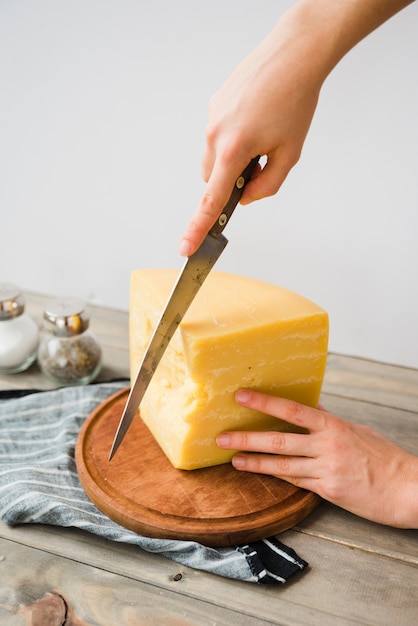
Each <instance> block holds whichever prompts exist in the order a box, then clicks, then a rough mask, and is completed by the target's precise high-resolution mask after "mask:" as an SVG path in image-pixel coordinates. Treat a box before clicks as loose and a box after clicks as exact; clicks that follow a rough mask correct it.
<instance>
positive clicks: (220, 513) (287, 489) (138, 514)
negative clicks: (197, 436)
mask: <svg viewBox="0 0 418 626" xmlns="http://www.w3.org/2000/svg"><path fill="white" fill-rule="evenodd" d="M128 392H129V389H124V390H122V391H120V392H118V393H116V394H114V395H113V396H111V397H110V398H109V399H107V400H106V401H105V402H104V403H103V404H101V405H100V406H99V407H98V408H97V409H96V410H95V411H94V412H93V413H92V414H91V416H90V417H89V418H88V420H87V421H86V423H85V424H84V427H83V429H82V430H81V432H80V435H79V437H78V440H77V445H76V462H77V470H78V474H79V477H80V481H81V483H82V485H83V487H84V489H85V491H86V493H87V495H88V496H89V497H90V499H91V500H92V501H93V502H94V504H96V506H97V507H98V508H99V509H100V510H101V511H102V512H104V513H105V514H106V515H107V516H108V517H110V518H111V519H113V520H114V521H116V522H118V523H119V524H121V525H122V526H125V527H126V528H129V529H130V530H133V531H135V532H137V533H139V534H143V535H146V536H150V537H160V538H169V539H185V540H192V541H199V542H200V543H203V544H204V545H208V546H213V547H222V546H233V545H237V544H243V543H248V542H249V541H255V540H259V539H263V538H265V537H269V536H271V535H274V534H277V533H279V532H283V531H284V530H287V529H289V528H291V527H292V526H294V525H295V524H297V523H298V522H300V521H301V520H302V519H304V518H305V517H306V516H307V515H308V514H309V513H311V512H312V510H313V509H314V508H316V506H317V505H318V504H319V502H320V498H319V497H318V496H317V495H315V494H313V493H311V492H309V491H305V490H303V489H300V488H298V487H295V486H294V485H291V484H289V483H287V482H284V481H281V480H278V479H276V478H273V477H272V476H262V475H259V474H250V473H243V472H238V471H236V470H235V469H234V468H233V467H232V465H231V464H230V463H227V464H223V465H217V466H215V467H209V468H202V469H197V470H191V471H189V470H179V469H175V468H174V467H173V466H172V464H171V463H170V461H169V460H168V459H167V457H166V456H165V454H164V453H163V451H162V450H161V448H160V446H159V445H158V444H157V443H156V441H155V439H154V437H153V436H152V435H151V433H150V431H149V430H148V428H147V427H146V426H145V425H144V423H143V422H142V420H141V419H140V418H139V416H136V418H135V419H134V421H133V423H132V425H131V428H130V431H129V435H128V436H127V437H126V438H125V440H124V442H123V444H122V446H121V448H120V450H119V451H118V453H117V454H116V455H115V457H114V458H113V459H112V461H111V462H110V463H109V462H108V460H107V459H108V456H109V450H110V448H111V445H112V441H113V437H114V434H115V431H116V428H117V426H118V423H119V420H120V417H121V415H122V412H123V408H124V406H125V403H126V400H127V397H128Z"/></svg>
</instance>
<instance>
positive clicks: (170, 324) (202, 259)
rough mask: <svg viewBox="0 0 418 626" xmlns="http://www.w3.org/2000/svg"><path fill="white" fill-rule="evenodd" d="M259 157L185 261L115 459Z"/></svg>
mask: <svg viewBox="0 0 418 626" xmlns="http://www.w3.org/2000/svg"><path fill="white" fill-rule="evenodd" d="M259 158H260V157H256V158H254V159H252V160H251V162H250V163H249V164H248V165H247V167H246V168H245V169H244V171H243V172H242V174H241V175H240V176H239V177H238V178H237V180H236V181H235V185H234V188H233V190H232V193H231V196H230V198H229V200H228V202H227V204H226V205H225V207H224V209H223V211H222V213H221V215H220V216H219V217H218V219H217V220H216V222H215V223H214V224H213V226H212V228H211V229H210V230H209V232H208V234H207V235H206V237H205V239H204V240H203V242H202V244H201V245H200V247H199V248H198V249H197V250H196V252H195V253H194V254H192V255H191V256H190V257H189V258H188V259H186V261H185V264H184V266H183V269H182V270H181V272H180V274H179V277H178V279H177V282H176V283H175V285H174V287H173V289H172V291H171V294H170V296H169V298H168V300H167V304H166V306H165V308H164V311H163V312H162V314H161V317H160V319H159V321H158V322H157V325H156V327H155V329H154V332H153V334H152V336H151V339H150V341H149V343H148V346H147V349H146V351H145V355H144V357H143V359H142V362H141V364H140V367H139V369H138V373H137V375H136V378H135V381H134V384H133V385H132V387H131V389H130V392H129V396H128V399H127V401H126V405H125V408H124V411H123V413H122V417H121V419H120V422H119V425H118V428H117V430H116V434H115V437H114V440H113V444H112V447H111V450H110V454H109V457H108V461H111V460H112V458H113V457H114V455H115V454H116V451H117V450H118V448H119V446H120V444H121V443H122V441H123V439H124V437H125V435H126V433H127V431H128V429H129V427H130V425H131V423H132V420H133V418H134V417H135V414H136V412H137V410H138V407H139V405H140V403H141V401H142V398H143V397H144V394H145V392H146V390H147V388H148V385H149V383H150V382H151V379H152V377H153V375H154V372H155V370H156V369H157V366H158V364H159V362H160V360H161V358H162V356H163V354H164V352H165V351H166V349H167V346H168V344H169V343H170V341H171V338H172V336H173V335H174V333H175V331H176V329H177V328H178V326H179V324H180V322H181V321H182V319H183V317H184V315H185V314H186V311H187V310H188V308H189V306H190V305H191V303H192V302H193V300H194V298H195V296H196V294H197V292H198V291H199V289H200V287H201V286H202V284H203V282H204V281H205V279H206V277H207V276H208V274H209V272H210V271H211V269H212V267H213V266H214V265H215V263H216V261H217V260H218V259H219V257H220V255H221V254H222V252H223V250H224V248H225V246H226V244H227V243H228V240H227V239H226V237H224V235H222V231H223V230H224V228H225V226H226V225H227V223H228V222H229V219H230V217H231V215H232V213H233V211H234V209H235V207H236V206H237V204H238V202H239V200H240V198H241V196H242V193H243V191H244V188H245V185H246V184H247V182H248V181H249V180H250V178H251V176H252V174H253V173H254V171H255V169H256V167H257V163H258V161H259Z"/></svg>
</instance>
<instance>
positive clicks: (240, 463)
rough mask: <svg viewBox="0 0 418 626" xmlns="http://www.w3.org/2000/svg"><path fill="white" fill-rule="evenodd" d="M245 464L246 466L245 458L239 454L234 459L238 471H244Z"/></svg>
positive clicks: (233, 463)
mask: <svg viewBox="0 0 418 626" xmlns="http://www.w3.org/2000/svg"><path fill="white" fill-rule="evenodd" d="M245 464H246V461H245V456H242V455H241V454H237V455H236V456H234V458H233V459H232V465H233V466H234V467H236V468H237V469H242V468H243V467H245Z"/></svg>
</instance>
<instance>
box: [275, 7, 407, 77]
mask: <svg viewBox="0 0 418 626" xmlns="http://www.w3.org/2000/svg"><path fill="white" fill-rule="evenodd" d="M412 2H413V0H300V1H299V2H297V3H296V4H295V5H294V6H293V7H291V8H290V9H289V10H288V11H287V12H286V13H285V14H284V15H283V17H282V18H281V19H280V20H279V22H278V23H277V25H276V27H275V28H274V30H273V31H272V33H271V34H270V35H269V37H268V38H267V39H266V42H267V41H269V45H273V46H274V43H273V42H274V40H275V39H276V40H277V42H278V43H279V42H283V34H284V33H286V34H287V36H286V38H287V44H288V45H289V44H290V42H291V41H293V42H295V43H296V47H297V50H298V51H299V52H298V54H299V55H300V61H301V62H302V63H303V62H304V60H305V61H306V64H307V66H308V67H309V68H310V70H311V71H312V70H313V76H314V78H315V80H317V81H318V82H319V83H321V84H322V82H323V81H324V80H325V78H326V76H327V75H328V74H329V73H330V72H331V71H332V69H333V68H334V67H335V66H336V65H337V64H338V62H339V61H340V60H341V59H342V57H343V56H344V55H345V54H346V53H347V52H348V51H349V50H351V49H352V48H353V47H354V46H355V45H356V44H358V43H359V42H360V41H361V40H362V39H364V38H365V37H366V36H367V35H369V34H370V33H371V32H373V31H374V30H375V29H376V28H378V27H379V26H381V25H382V24H383V23H384V22H386V21H387V20H389V19H390V18H391V17H393V16H394V15H395V14H396V13H398V12H399V11H401V10H402V9H404V8H405V7H406V6H407V5H409V4H412ZM301 42H303V45H301ZM295 50H296V48H295ZM304 55H305V59H304V58H303V57H304Z"/></svg>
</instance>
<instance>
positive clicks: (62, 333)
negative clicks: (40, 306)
mask: <svg viewBox="0 0 418 626" xmlns="http://www.w3.org/2000/svg"><path fill="white" fill-rule="evenodd" d="M89 323H90V314H89V311H88V309H87V307H86V305H85V303H84V302H83V301H82V300H78V299H76V298H57V299H55V300H51V301H50V302H48V303H47V304H46V306H45V309H44V326H45V328H47V329H48V330H49V331H51V332H52V333H53V334H54V335H57V336H59V337H72V336H74V335H80V334H81V333H83V332H84V331H85V330H87V328H88V327H89Z"/></svg>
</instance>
